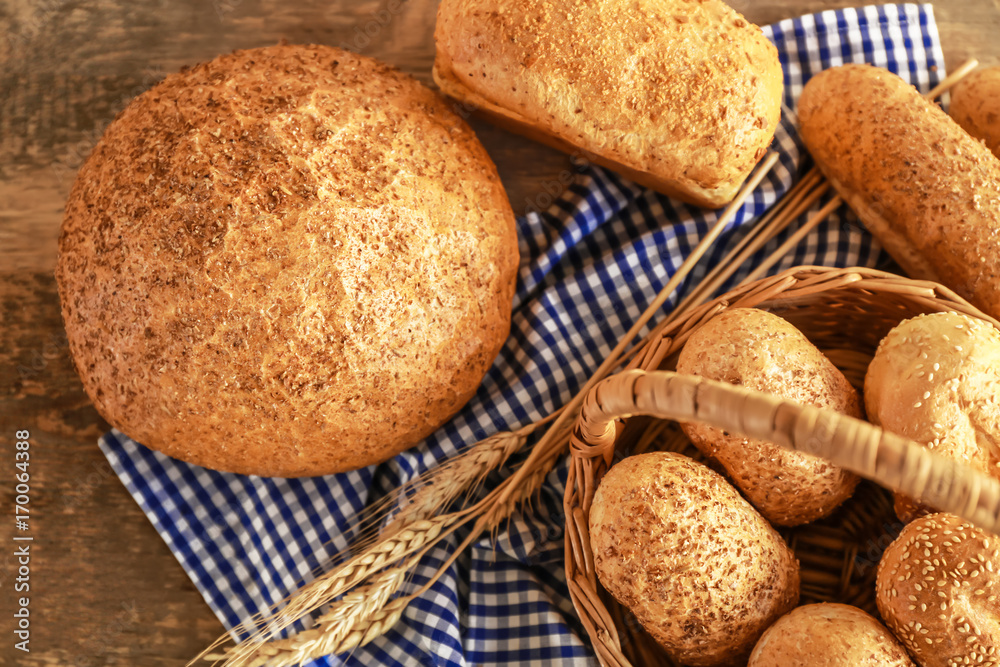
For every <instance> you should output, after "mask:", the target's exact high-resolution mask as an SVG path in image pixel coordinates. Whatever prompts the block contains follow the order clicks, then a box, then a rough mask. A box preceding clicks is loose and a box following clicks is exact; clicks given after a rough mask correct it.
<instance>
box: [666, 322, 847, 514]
mask: <svg viewBox="0 0 1000 667" xmlns="http://www.w3.org/2000/svg"><path fill="white" fill-rule="evenodd" d="M677 371H678V372H679V373H684V374H689V375H700V376H703V377H708V378H711V379H713V380H720V381H722V382H728V383H730V384H736V385H741V386H743V387H745V388H747V389H750V390H755V391H759V392H763V393H767V394H772V395H774V396H780V397H782V398H787V399H789V400H793V401H796V402H798V403H803V404H807V405H815V406H818V407H822V408H827V409H830V410H834V411H836V412H839V413H841V414H846V415H850V416H851V417H857V418H860V417H861V416H862V411H861V399H860V398H859V397H858V393H857V392H856V391H855V390H854V388H853V387H852V386H851V384H850V382H848V381H847V378H845V377H844V375H843V373H841V372H840V371H839V370H838V369H837V367H836V366H834V365H833V363H831V362H830V360H829V359H827V358H826V356H824V355H823V353H822V352H820V351H819V350H818V349H817V348H816V346H815V345H813V344H812V343H811V342H809V339H807V338H806V337H805V336H804V335H803V334H802V332H800V331H799V330H798V329H796V328H795V327H794V326H792V325H791V324H790V323H788V322H787V321H785V320H783V319H782V318H780V317H778V316H777V315H774V314H772V313H768V312H766V311H763V310H759V309H756V308H733V309H730V310H727V311H726V312H723V313H720V314H719V315H717V316H715V317H713V318H712V319H711V320H709V321H708V322H706V323H705V324H703V325H702V326H701V327H699V328H698V329H697V330H696V331H695V332H694V333H692V334H691V337H690V338H689V339H688V340H687V342H686V343H685V344H684V348H683V349H682V350H681V353H680V357H679V358H678V360H677ZM681 427H682V428H683V430H684V433H685V434H687V436H688V438H690V439H691V442H692V443H694V445H695V446H696V447H697V448H698V449H699V450H700V451H702V452H703V453H705V454H706V455H707V456H710V457H712V458H714V459H716V460H717V461H718V462H719V463H720V464H721V465H722V467H723V468H725V470H726V473H727V474H728V475H729V476H730V477H731V478H732V480H733V482H734V483H735V484H736V486H738V487H739V488H740V490H741V491H743V493H744V494H745V495H746V497H747V498H748V499H749V500H750V502H751V503H753V505H754V507H756V508H757V509H758V510H759V511H760V513H761V514H763V515H764V517H765V518H767V519H768V520H769V521H771V522H772V523H776V524H779V525H783V526H796V525H799V524H803V523H808V522H810V521H814V520H816V519H818V518H820V517H824V516H827V515H828V514H830V513H831V512H832V511H833V510H834V509H836V508H837V506H838V505H840V504H841V503H842V502H844V501H845V500H847V499H848V498H849V497H850V496H851V494H852V493H853V492H854V487H855V486H857V483H858V477H857V476H856V475H854V474H852V473H850V472H848V471H846V470H844V469H843V468H840V467H838V466H835V465H833V464H831V463H829V462H827V461H825V460H823V459H820V458H817V457H815V456H810V455H808V454H802V453H799V452H792V451H789V450H787V449H784V448H782V447H780V446H779V445H776V444H773V443H770V442H764V441H762V440H754V439H751V438H745V437H742V436H736V435H729V434H727V433H725V432H723V431H722V430H720V429H717V428H713V427H711V426H707V425H705V424H701V423H683V424H681Z"/></svg>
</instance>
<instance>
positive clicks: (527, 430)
mask: <svg viewBox="0 0 1000 667" xmlns="http://www.w3.org/2000/svg"><path fill="white" fill-rule="evenodd" d="M539 424H541V422H536V423H534V424H529V425H528V426H526V427H524V428H521V429H519V430H517V431H503V432H501V433H495V434H494V435H492V436H490V437H488V438H486V439H485V440H480V441H479V442H477V443H476V444H475V445H473V446H471V447H469V448H467V449H466V450H464V451H463V452H462V453H461V454H459V455H458V456H456V457H454V458H452V459H450V460H449V461H447V462H446V463H444V464H442V465H440V466H438V467H436V468H433V469H432V471H431V472H430V474H428V475H426V476H423V477H419V478H417V479H418V480H419V483H418V484H416V485H415V486H416V491H415V492H408V491H407V487H403V488H402V489H400V490H399V491H397V492H395V493H392V494H390V496H389V500H390V502H391V503H392V504H393V505H398V506H399V507H400V509H399V511H398V512H397V513H396V514H395V515H394V516H393V518H392V521H391V522H390V523H388V524H387V525H386V527H385V528H384V529H383V530H382V532H381V534H380V538H382V539H385V538H387V537H389V536H391V535H393V534H394V533H395V532H396V531H398V530H402V529H403V528H404V527H405V526H408V525H409V524H410V523H412V522H413V521H419V520H421V519H425V518H427V517H429V516H433V515H435V514H437V513H438V512H440V511H441V510H442V509H444V508H445V507H448V506H449V505H451V503H452V502H454V501H455V500H457V499H458V497H459V496H463V495H464V496H466V497H469V496H471V495H472V494H473V493H474V492H475V490H476V489H477V488H479V486H480V485H481V484H482V483H483V480H484V479H485V478H486V476H487V475H488V474H489V473H490V472H492V471H494V470H497V469H499V468H500V467H501V466H502V465H503V464H504V463H506V462H507V460H508V459H509V458H510V456H511V455H512V454H514V453H515V452H517V451H518V450H520V449H521V448H522V447H523V446H524V443H525V442H527V439H528V435H530V434H531V432H532V431H534V430H535V429H536V428H538V425H539Z"/></svg>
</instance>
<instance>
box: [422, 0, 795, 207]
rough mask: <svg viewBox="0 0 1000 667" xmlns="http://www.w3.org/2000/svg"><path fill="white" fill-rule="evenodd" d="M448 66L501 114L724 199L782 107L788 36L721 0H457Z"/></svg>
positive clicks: (689, 196)
mask: <svg viewBox="0 0 1000 667" xmlns="http://www.w3.org/2000/svg"><path fill="white" fill-rule="evenodd" d="M434 38H435V41H436V43H437V55H436V58H435V60H434V80H435V81H436V82H437V84H438V86H440V88H441V90H442V91H444V92H445V93H446V94H447V95H449V96H451V97H453V98H455V99H456V100H459V101H460V102H462V104H463V105H464V106H465V107H466V108H467V109H470V110H475V111H477V112H478V113H480V114H481V115H484V116H485V117H486V118H488V119H490V120H492V121H493V122H495V123H497V124H499V125H501V126H502V127H505V128H507V129H510V130H512V131H514V132H518V133H521V134H524V135H526V136H528V137H530V138H532V139H534V140H536V141H541V142H543V143H546V144H548V145H550V146H553V147H555V148H557V149H559V150H562V151H565V152H567V153H570V154H576V155H581V156H583V157H586V158H587V159H589V160H590V161H593V162H596V163H597V164H601V165H604V166H606V167H609V168H611V169H614V170H616V171H619V172H621V173H622V174H624V175H625V176H627V177H629V178H631V179H633V180H635V181H637V182H638V183H640V184H642V185H645V186H647V187H650V188H653V189H654V190H658V191H659V192H662V193H664V194H667V195H670V196H673V197H677V198H679V199H682V200H684V201H687V202H691V203H694V204H697V205H700V206H709V207H719V206H723V205H725V204H726V203H728V202H729V201H730V200H732V199H733V197H735V196H736V193H737V191H738V190H739V188H740V185H741V184H742V183H743V181H744V179H746V177H747V175H748V174H749V173H750V171H751V170H752V169H753V167H754V165H756V164H757V162H758V160H760V158H761V157H763V155H764V153H765V152H766V149H767V146H768V145H769V144H770V143H771V139H772V137H773V136H774V131H775V129H776V127H777V124H778V120H779V117H780V114H781V101H782V89H783V78H782V71H781V63H780V62H779V60H778V53H777V50H776V49H775V47H774V45H773V44H771V43H770V42H769V41H768V40H767V38H766V37H765V36H764V34H763V32H762V31H761V30H760V28H758V27H757V26H755V25H753V24H751V23H749V22H748V21H747V20H746V19H744V18H743V17H742V16H740V15H739V14H738V13H736V12H735V11H734V10H733V9H732V8H730V7H729V6H728V5H726V4H725V3H724V2H722V1H721V0H700V1H699V2H688V1H685V0H638V1H636V0H544V1H542V2H538V1H537V0H444V1H443V2H441V4H440V5H439V8H438V15H437V26H436V29H435V33H434Z"/></svg>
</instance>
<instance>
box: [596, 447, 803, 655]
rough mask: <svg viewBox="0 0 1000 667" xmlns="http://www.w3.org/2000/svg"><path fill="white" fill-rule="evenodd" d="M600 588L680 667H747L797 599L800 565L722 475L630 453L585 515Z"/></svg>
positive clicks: (675, 458) (674, 459)
mask: <svg viewBox="0 0 1000 667" xmlns="http://www.w3.org/2000/svg"><path fill="white" fill-rule="evenodd" d="M589 530H590V543H591V546H592V548H593V551H594V566H595V568H596V570H597V576H598V578H599V579H600V582H601V584H602V585H603V586H604V587H605V588H606V589H607V590H608V591H609V592H610V593H611V594H612V595H613V596H614V597H615V599H617V600H618V601H619V602H620V603H621V604H623V605H625V606H626V607H628V608H629V609H630V610H632V612H633V613H634V614H635V616H636V618H637V619H638V620H639V622H640V623H642V626H643V627H644V628H645V629H646V630H647V631H648V632H649V634H650V635H652V637H653V638H654V639H656V640H657V641H658V642H659V643H660V644H661V645H662V646H663V647H664V648H665V649H666V650H667V652H668V653H669V654H670V656H671V657H672V658H674V659H675V660H677V661H678V662H680V663H682V664H685V665H737V664H742V665H745V664H746V659H747V655H748V654H749V652H750V650H751V649H752V648H753V645H754V644H755V643H756V641H757V639H759V638H760V635H761V634H762V633H763V632H764V630H765V629H766V628H767V627H768V626H769V625H770V624H771V623H772V622H774V620H775V619H777V618H778V617H780V616H781V615H782V614H784V613H786V612H787V611H789V610H790V609H792V608H793V607H794V606H795V605H796V604H797V602H798V598H799V568H798V561H796V560H795V557H794V556H793V555H792V552H791V550H790V549H789V548H788V546H787V545H786V544H785V543H784V541H783V540H782V539H781V537H780V536H779V535H778V533H777V532H775V530H774V528H772V527H771V526H770V524H768V523H767V521H765V520H764V518H763V517H761V516H760V514H758V513H757V512H756V511H755V510H754V509H753V507H752V506H751V505H750V504H749V503H748V502H747V501H746V500H744V499H743V497H742V496H740V494H739V493H738V492H737V491H736V489H734V488H733V487H732V486H731V485H730V484H729V483H728V482H726V480H725V479H723V477H722V476H721V475H719V474H717V473H715V472H713V471H712V470H710V469H708V468H707V467H705V466H704V465H702V464H700V463H697V462H695V461H693V460H691V459H689V458H687V457H685V456H681V455H680V454H673V453H664V452H654V453H650V454H640V455H636V456H630V457H628V458H626V459H624V460H623V461H621V462H620V463H618V464H616V465H614V466H613V467H612V468H611V469H610V470H609V471H608V473H607V474H606V475H605V476H604V478H603V479H602V480H601V483H600V485H599V486H598V488H597V492H596V494H595V496H594V502H593V506H592V507H591V510H590V524H589Z"/></svg>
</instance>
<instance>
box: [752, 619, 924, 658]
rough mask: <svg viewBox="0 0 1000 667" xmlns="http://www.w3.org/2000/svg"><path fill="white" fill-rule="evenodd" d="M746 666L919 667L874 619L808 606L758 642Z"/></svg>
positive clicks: (768, 632) (772, 629)
mask: <svg viewBox="0 0 1000 667" xmlns="http://www.w3.org/2000/svg"><path fill="white" fill-rule="evenodd" d="M747 667H914V664H913V661H912V660H910V656H908V655H907V654H906V649H904V648H903V647H902V645H900V643H899V640H897V639H896V637H895V636H894V635H893V634H892V633H891V632H889V630H888V629H886V627H885V626H884V625H882V624H881V623H879V622H878V621H876V620H875V619H874V618H872V616H871V615H869V614H866V613H865V612H863V611H862V610H860V609H858V608H857V607H852V606H850V605H846V604H827V603H824V604H807V605H805V606H802V607H798V608H796V609H794V610H793V611H792V612H791V613H789V614H785V615H784V616H782V617H781V618H780V619H778V621H777V623H775V624H774V625H772V626H771V627H770V628H768V630H767V632H765V633H764V636H763V637H761V638H760V641H759V642H757V646H755V647H754V650H753V653H752V654H751V656H750V663H749V664H748V665H747Z"/></svg>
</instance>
